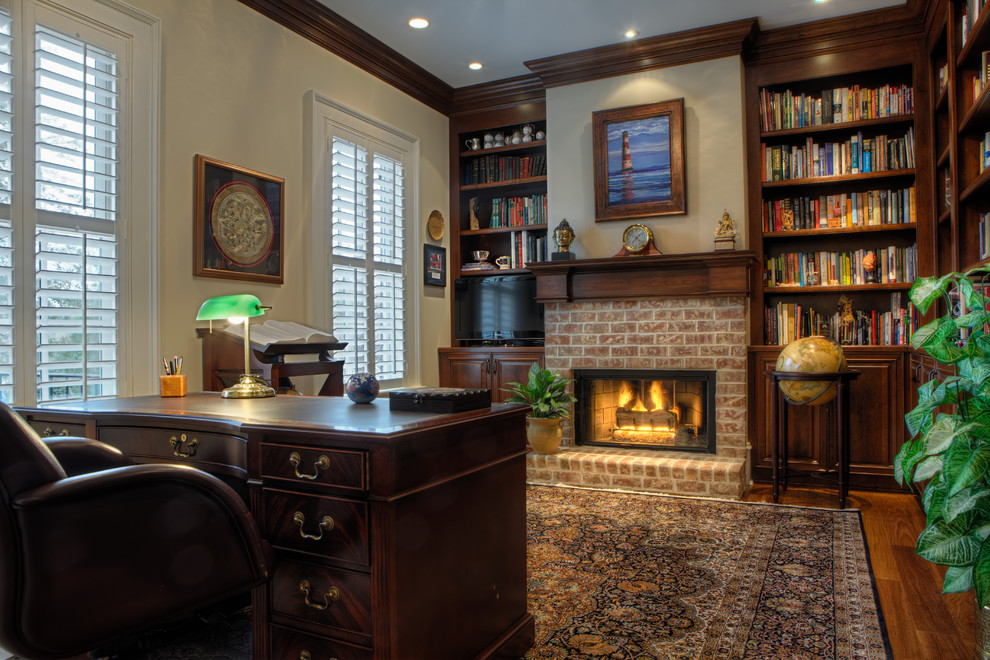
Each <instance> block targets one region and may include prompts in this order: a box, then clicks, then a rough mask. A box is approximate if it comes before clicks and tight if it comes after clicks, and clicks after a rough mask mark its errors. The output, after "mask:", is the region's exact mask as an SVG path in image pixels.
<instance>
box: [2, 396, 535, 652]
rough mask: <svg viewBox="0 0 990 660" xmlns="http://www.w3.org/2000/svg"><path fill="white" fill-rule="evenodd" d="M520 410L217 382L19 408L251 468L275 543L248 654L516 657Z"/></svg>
mask: <svg viewBox="0 0 990 660" xmlns="http://www.w3.org/2000/svg"><path fill="white" fill-rule="evenodd" d="M526 411H527V408H525V407H524V406H518V405H503V404H496V405H494V406H492V407H491V408H490V409H489V408H485V409H483V410H478V411H472V412H466V413H457V414H452V415H438V414H427V413H412V412H394V413H393V412H390V411H389V408H388V399H378V400H376V401H375V402H373V403H372V404H370V405H359V404H352V403H351V402H350V401H349V400H347V399H344V398H342V397H299V396H281V397H274V398H268V399H253V400H252V399H221V398H220V396H219V394H217V393H212V392H210V393H196V394H190V395H188V396H185V397H176V398H160V397H157V396H149V397H137V398H130V399H114V400H108V401H94V402H90V403H84V404H60V405H56V406H54V407H51V408H44V409H24V408H21V409H19V410H18V412H20V414H21V415H22V416H24V417H25V418H26V419H27V420H28V422H29V423H30V424H31V425H32V426H33V427H34V428H36V429H38V431H39V432H40V433H42V434H48V435H59V434H63V433H65V434H71V435H86V436H89V437H91V438H96V439H98V440H102V441H105V442H108V443H109V444H112V445H115V446H117V447H119V448H121V449H122V450H123V451H125V452H126V453H128V454H129V455H131V456H132V457H134V458H135V460H138V461H144V462H170V463H186V464H190V465H194V466H196V467H200V468H204V469H206V470H209V471H213V472H218V473H220V474H222V475H223V476H225V477H226V478H228V479H231V478H238V479H240V480H242V481H243V480H246V483H247V484H248V486H247V494H248V498H249V503H250V507H251V511H252V513H253V514H254V516H255V518H256V519H257V521H258V524H259V526H260V527H261V530H262V533H263V535H264V536H265V538H266V539H267V540H268V541H269V542H270V543H271V544H272V546H273V548H274V549H275V554H276V559H277V561H276V563H275V569H274V572H273V575H272V578H271V580H269V582H268V583H266V584H265V585H262V586H261V587H258V588H256V589H255V591H254V593H253V605H254V657H255V658H259V659H260V658H300V657H312V658H329V657H337V658H341V660H343V659H344V658H365V659H370V658H375V659H384V658H389V659H394V660H414V659H417V658H423V659H428V660H440V659H442V658H451V659H461V658H490V657H495V656H500V657H517V658H518V657H521V656H522V655H523V654H524V653H525V651H526V649H527V648H529V646H531V645H532V643H533V639H534V635H535V630H534V624H533V617H532V616H531V615H530V614H529V613H528V612H527V611H526V493H525V482H526V458H525V457H526V433H525V415H526ZM306 584H308V585H309V586H308V592H307V588H306V587H305V585H306ZM304 651H305V652H307V653H308V654H309V655H308V656H307V655H306V654H304Z"/></svg>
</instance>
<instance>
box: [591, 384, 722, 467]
mask: <svg viewBox="0 0 990 660" xmlns="http://www.w3.org/2000/svg"><path fill="white" fill-rule="evenodd" d="M574 380H575V383H574V392H575V394H574V396H575V397H577V400H578V401H577V403H576V404H575V406H576V413H575V416H574V421H575V425H574V440H575V444H577V445H599V446H608V447H626V448H636V449H661V450H664V449H666V450H676V451H696V452H705V453H709V454H714V453H715V372H714V371H665V370H648V369H616V370H609V369H575V370H574Z"/></svg>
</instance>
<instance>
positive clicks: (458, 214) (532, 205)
mask: <svg viewBox="0 0 990 660" xmlns="http://www.w3.org/2000/svg"><path fill="white" fill-rule="evenodd" d="M520 95H521V96H520V97H519V98H520V99H523V98H526V99H528V100H527V101H526V102H519V103H512V104H508V105H506V104H504V103H503V102H498V103H492V104H491V105H492V107H491V108H490V109H489V108H484V107H482V106H484V103H483V102H482V101H481V99H475V98H473V97H472V101H471V103H472V104H473V105H475V106H477V109H476V110H474V111H466V110H463V111H460V112H458V113H455V115H453V116H452V117H451V126H450V180H451V200H450V215H451V232H450V255H451V256H450V261H449V263H450V271H451V275H452V277H453V280H454V281H453V282H452V284H453V286H452V290H451V297H450V298H451V346H452V350H454V349H464V350H465V351H467V353H465V354H463V355H461V354H459V353H458V355H459V356H460V357H459V358H458V359H456V360H454V361H453V362H450V359H451V355H448V354H444V353H441V355H440V356H439V357H440V360H441V384H443V385H447V386H451V387H453V386H457V387H492V384H491V382H490V381H491V379H492V378H495V376H496V375H497V377H498V378H501V377H502V376H505V375H507V374H509V373H512V374H514V375H515V374H517V373H518V370H513V369H509V368H508V365H509V364H510V363H511V364H516V362H518V365H522V364H525V366H526V368H529V365H530V364H532V362H533V361H534V359H537V358H536V357H534V356H537V357H538V358H539V359H542V355H543V323H542V318H543V317H542V306H541V305H539V304H538V303H536V301H535V300H534V298H533V289H534V288H535V278H534V276H533V275H532V273H531V272H530V271H529V270H528V269H527V268H526V266H527V264H531V263H535V262H541V261H546V260H547V259H548V256H549V254H550V252H551V251H552V248H551V247H550V246H549V245H548V231H547V226H548V199H547V141H548V139H552V136H550V137H548V136H547V121H546V106H545V102H544V100H543V90H542V89H540V90H538V91H537V90H535V89H530V88H528V87H527V88H526V90H523V91H520ZM493 320H494V321H495V323H494V325H493V323H492V321H493ZM506 323H508V324H509V325H505V324H506ZM520 324H521V325H522V326H524V327H517V326H519V325H520ZM495 326H497V327H495ZM493 347H497V348H498V351H500V352H499V354H498V355H499V357H498V359H495V358H493V357H492V355H489V354H488V353H485V350H487V349H492V350H494V348H493ZM483 349H484V350H483ZM472 351H474V352H475V353H476V352H477V351H481V353H483V354H484V355H483V356H482V357H481V358H478V355H475V353H472ZM469 354H470V359H469V358H468V355H469ZM479 355H480V354H479ZM513 356H515V357H513ZM476 358H477V360H476ZM514 360H515V361H514ZM444 365H446V366H444ZM452 365H454V366H452ZM468 365H470V366H468ZM518 365H517V366H518ZM502 367H506V368H507V369H508V371H506V370H503V369H502ZM523 376H525V374H523ZM495 380H497V378H495ZM510 380H511V379H510Z"/></svg>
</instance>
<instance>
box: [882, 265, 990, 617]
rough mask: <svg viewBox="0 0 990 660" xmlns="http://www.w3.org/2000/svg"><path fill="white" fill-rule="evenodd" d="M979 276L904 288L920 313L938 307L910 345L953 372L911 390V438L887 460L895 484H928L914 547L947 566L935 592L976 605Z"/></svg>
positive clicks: (980, 450) (981, 405) (986, 453)
mask: <svg viewBox="0 0 990 660" xmlns="http://www.w3.org/2000/svg"><path fill="white" fill-rule="evenodd" d="M985 276H986V274H985V273H982V272H979V271H970V272H968V273H965V274H960V273H949V274H948V275H944V276H942V277H922V278H918V280H916V281H915V283H914V286H912V288H911V292H910V297H911V301H912V302H913V303H914V304H915V306H916V307H917V309H918V310H919V311H920V312H921V313H922V314H924V313H926V312H927V311H928V310H929V308H931V306H932V305H933V304H934V303H935V302H936V301H938V300H943V301H944V303H945V310H946V311H945V313H944V314H943V315H942V316H939V317H937V318H935V319H934V320H933V321H931V322H930V323H928V324H926V325H925V326H924V327H922V328H920V329H919V330H918V331H917V332H915V334H914V336H913V337H912V342H911V343H912V344H913V346H914V348H916V349H920V350H923V351H925V352H926V353H928V355H930V356H932V357H933V358H935V359H936V360H937V361H939V362H941V363H942V364H945V365H953V366H954V375H952V376H948V377H946V378H945V379H944V380H942V381H941V382H939V379H938V378H937V377H935V378H932V379H931V380H929V381H928V382H927V383H925V384H923V385H922V386H921V387H919V388H918V404H917V405H916V406H915V408H914V409H913V410H911V411H910V412H909V413H908V414H907V415H905V421H906V424H907V428H908V431H909V432H910V433H911V440H909V441H907V442H905V443H904V445H903V446H902V447H901V450H900V451H899V452H898V454H897V456H896V457H895V458H894V476H895V477H896V478H897V481H898V483H901V484H904V483H912V482H914V483H920V482H926V481H927V482H928V483H927V485H926V486H925V488H924V494H923V495H922V505H923V507H924V510H925V514H926V521H925V523H926V526H925V529H924V530H922V532H921V534H920V535H919V536H918V543H917V546H916V548H915V551H916V552H917V554H918V555H919V556H921V557H923V558H925V559H927V560H929V561H931V562H933V563H936V564H941V565H943V566H947V567H948V568H947V570H946V573H945V583H944V588H943V592H945V593H957V592H963V591H968V590H970V589H973V590H974V591H975V594H976V600H977V604H978V605H979V606H980V607H984V606H986V605H990V541H988V540H987V537H988V535H990V476H988V469H990V336H988V334H987V329H988V324H990V312H988V310H987V303H988V301H990V299H988V298H987V296H986V295H984V293H983V291H984V288H983V286H982V282H981V281H980V279H979V278H981V277H985Z"/></svg>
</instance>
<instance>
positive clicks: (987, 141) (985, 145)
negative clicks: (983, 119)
mask: <svg viewBox="0 0 990 660" xmlns="http://www.w3.org/2000/svg"><path fill="white" fill-rule="evenodd" d="M980 156H981V158H980V174H982V173H983V170H985V169H987V167H990V131H987V132H986V133H984V134H983V139H981V140H980Z"/></svg>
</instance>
